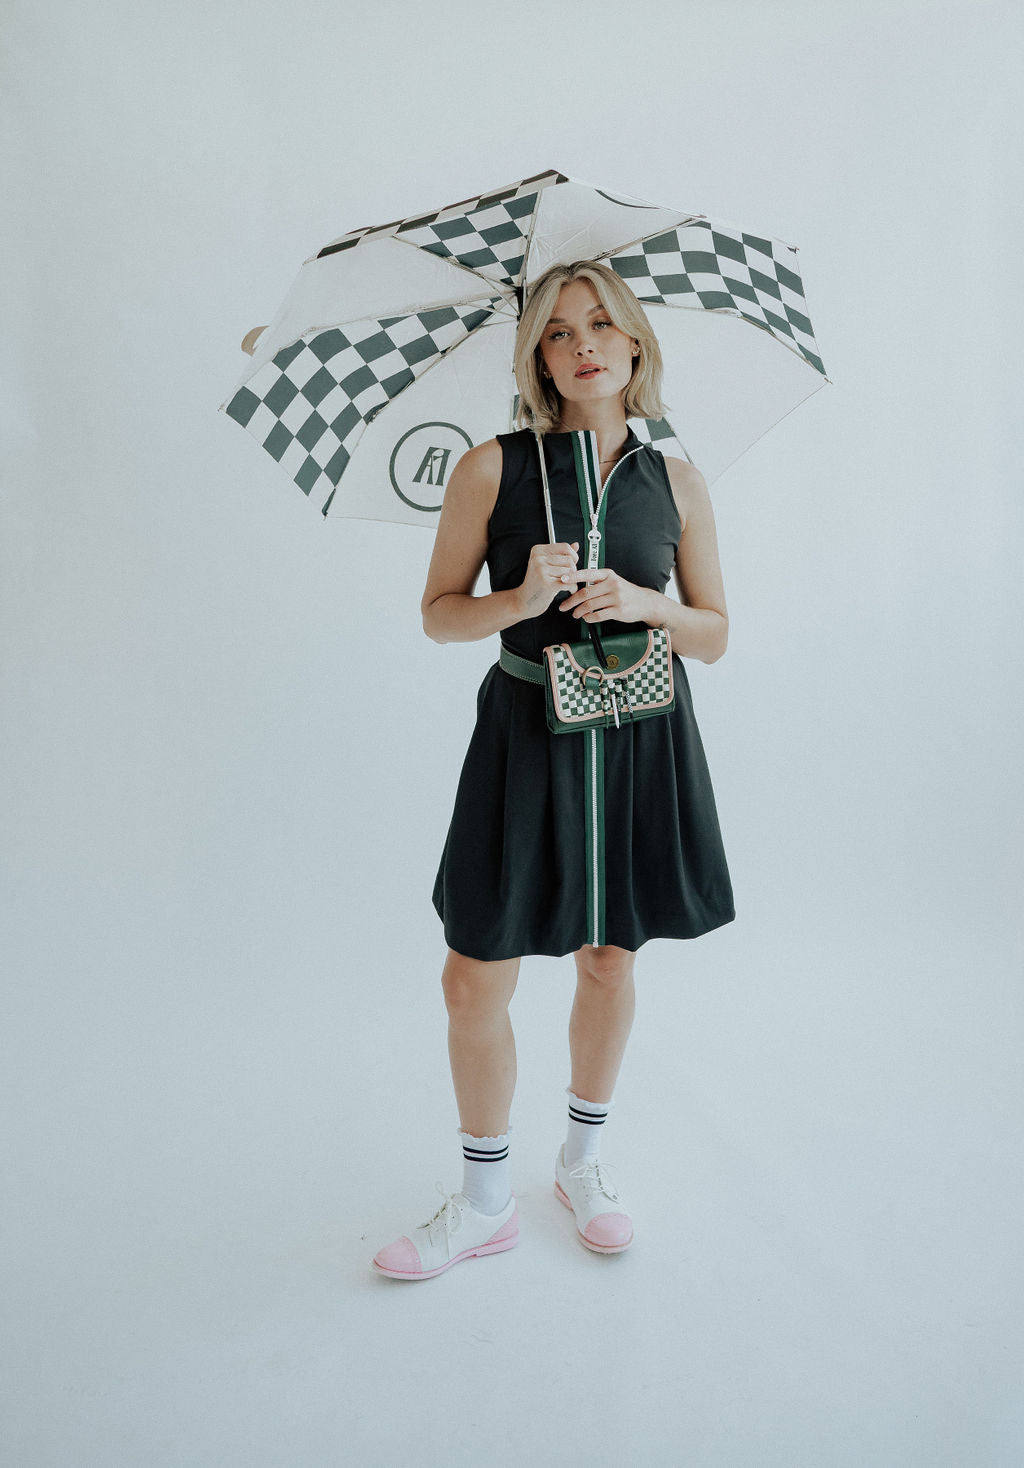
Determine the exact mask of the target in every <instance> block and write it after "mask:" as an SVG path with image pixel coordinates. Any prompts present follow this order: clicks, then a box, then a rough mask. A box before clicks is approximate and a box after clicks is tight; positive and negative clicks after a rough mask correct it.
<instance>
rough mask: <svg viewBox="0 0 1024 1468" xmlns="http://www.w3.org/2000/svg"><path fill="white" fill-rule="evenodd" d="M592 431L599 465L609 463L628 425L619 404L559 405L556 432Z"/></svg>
mask: <svg viewBox="0 0 1024 1468" xmlns="http://www.w3.org/2000/svg"><path fill="white" fill-rule="evenodd" d="M581 429H582V430H583V431H584V432H594V433H596V434H597V452H598V457H599V458H600V460H601V463H602V464H611V463H614V462H615V460H616V459H617V458H618V457H619V455H620V454H621V453H622V450H623V449H624V448H625V446H626V440H627V439H628V438H629V426H628V424H627V423H626V415H625V413H624V412H623V411H622V404H621V403H614V402H612V403H607V404H605V403H588V404H587V405H586V406H584V405H583V404H581V403H565V402H563V404H562V415H561V418H560V419H559V423H558V431H559V432H560V433H578V432H579V431H580V430H581Z"/></svg>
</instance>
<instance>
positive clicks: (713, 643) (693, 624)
mask: <svg viewBox="0 0 1024 1468" xmlns="http://www.w3.org/2000/svg"><path fill="white" fill-rule="evenodd" d="M665 464H666V466H667V468H668V477H669V483H670V484H671V486H672V495H673V498H674V499H675V502H676V508H677V509H678V511H679V519H680V521H681V522H682V527H683V531H682V534H681V536H680V537H679V544H678V546H677V547H676V564H675V580H676V586H677V587H678V588H679V599H680V600H679V602H677V601H676V600H675V598H674V597H670V596H664V595H663V594H662V593H661V592H660V591H653V590H651V591H649V593H648V595H649V596H650V597H651V598H652V602H651V612H650V615H649V616H645V617H644V619H643V620H644V621H645V622H647V623H648V625H649V626H652V627H656V626H661V624H662V623H664V625H665V626H666V627H667V628H668V630H669V635H670V637H671V638H672V647H673V650H674V651H675V652H677V653H679V654H680V656H681V657H689V658H698V659H699V660H700V661H701V662H702V663H714V662H717V660H718V659H719V658H720V657H721V656H722V654H723V653H724V652H725V649H726V647H727V645H728V642H729V614H728V611H727V610H726V606H725V588H724V586H723V584H722V568H721V565H720V563H719V559H718V535H717V533H716V531H715V515H714V511H713V509H712V507H711V496H710V494H709V493H708V487H707V484H706V483H705V482H704V476H703V474H702V473H701V472H700V470H699V469H698V468H696V467H695V465H693V464H686V463H684V462H683V460H682V459H670V458H668V456H667V455H666V458H665ZM680 602H681V603H682V605H680Z"/></svg>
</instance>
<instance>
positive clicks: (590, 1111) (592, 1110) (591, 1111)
mask: <svg viewBox="0 0 1024 1468" xmlns="http://www.w3.org/2000/svg"><path fill="white" fill-rule="evenodd" d="M565 1089H566V1093H567V1095H568V1097H569V1120H570V1121H579V1122H583V1123H584V1124H585V1125H588V1126H600V1125H601V1123H602V1122H604V1121H607V1120H608V1112H609V1111H610V1110H611V1105H612V1103H611V1102H610V1101H584V1100H582V1099H581V1098H580V1097H579V1096H574V1095H573V1093H572V1091H570V1090H569V1088H568V1086H566V1088H565Z"/></svg>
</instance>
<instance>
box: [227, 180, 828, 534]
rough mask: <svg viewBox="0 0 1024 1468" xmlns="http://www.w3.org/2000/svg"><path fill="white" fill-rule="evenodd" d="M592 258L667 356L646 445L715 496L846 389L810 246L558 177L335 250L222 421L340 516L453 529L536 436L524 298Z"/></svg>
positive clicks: (375, 232)
mask: <svg viewBox="0 0 1024 1468" xmlns="http://www.w3.org/2000/svg"><path fill="white" fill-rule="evenodd" d="M582 259H596V260H601V261H603V262H604V263H606V264H607V265H609V266H610V267H611V268H612V269H613V270H614V271H616V273H617V274H619V275H621V276H622V278H623V279H624V280H626V281H627V282H628V284H629V285H630V286H631V288H632V290H633V291H634V293H635V294H636V296H637V297H638V298H639V300H640V301H641V302H642V303H643V306H644V310H645V311H646V313H647V316H648V318H649V320H650V322H651V325H652V327H653V329H654V331H655V333H656V334H657V337H658V340H659V342H660V343H661V348H662V355H663V358H664V362H665V376H664V382H663V388H662V399H663V401H664V402H665V403H666V404H668V405H669V409H668V414H667V416H666V417H665V418H660V419H657V420H653V421H652V420H646V421H644V422H639V421H636V420H634V421H633V429H634V432H635V433H636V434H637V436H638V437H639V438H640V439H641V440H642V441H645V442H650V443H653V444H654V445H655V447H656V448H658V449H660V450H662V451H663V452H666V453H670V454H674V455H677V456H678V457H680V458H685V459H689V460H690V461H691V462H693V463H695V464H696V465H697V466H698V468H699V469H700V470H701V471H702V473H703V474H704V477H705V479H706V480H707V482H708V483H709V484H711V483H713V482H714V480H715V479H717V478H718V477H719V475H721V474H722V472H723V471H724V470H725V469H726V468H728V466H729V465H730V464H732V463H734V462H735V461H736V459H738V458H739V457H740V455H741V454H743V453H744V452H745V451H746V450H747V449H748V448H749V447H750V446H751V445H752V444H753V443H755V442H756V441H757V440H758V439H759V438H760V437H761V436H762V434H764V433H766V432H767V431H768V429H769V428H771V427H772V426H773V425H774V424H775V423H777V422H779V420H780V419H781V418H784V417H785V416H786V414H787V413H789V412H791V411H792V410H793V408H795V407H796V406H797V404H798V403H801V402H802V401H803V400H804V399H805V398H806V397H809V396H810V394H811V393H813V392H815V391H816V390H817V389H818V388H819V387H821V386H822V384H823V383H825V382H828V381H829V378H828V377H827V376H826V374H825V369H824V366H823V365H822V361H821V358H820V356H819V354H818V348H817V344H816V342H815V340H814V334H813V332H812V330H811V322H810V318H809V316H808V314H807V306H806V302H805V300H804V290H803V282H802V280H801V278H800V274H799V270H798V262H797V246H796V245H787V244H784V243H783V242H782V241H780V240H776V239H770V238H768V237H767V236H763V235H752V234H747V233H745V232H744V231H742V230H740V229H738V228H736V227H735V226H733V225H730V224H724V223H722V222H720V221H717V222H716V221H712V220H709V219H708V218H707V217H706V216H705V215H703V214H691V213H687V212H686V211H684V210H681V209H666V208H661V207H660V206H658V205H655V204H650V203H647V202H645V201H643V200H640V199H631V198H625V197H623V196H621V195H614V194H609V193H605V192H603V191H602V190H601V189H597V188H593V187H591V186H590V185H588V184H584V183H580V182H577V181H575V180H573V179H570V178H567V177H566V176H565V175H564V174H562V173H543V174H538V175H537V176H536V177H535V178H529V179H523V180H522V181H521V182H520V183H515V184H512V185H510V186H509V187H508V188H503V189H498V190H496V191H495V192H493V193H489V194H483V195H481V196H480V197H478V198H475V199H467V200H464V201H463V202H462V203H460V204H452V205H450V206H449V207H448V208H445V209H440V210H436V211H434V212H432V213H430V214H420V215H417V216H416V217H414V218H410V219H400V220H396V221H395V222H393V223H391V224H384V225H380V226H377V227H375V228H368V229H358V230H354V231H352V233H350V234H346V235H342V236H341V238H340V239H336V240H333V241H332V242H331V243H330V244H328V245H325V246H324V248H323V249H322V250H320V251H319V253H318V254H316V255H315V256H313V257H312V258H311V259H309V260H307V261H306V263H305V264H304V265H303V267H302V270H301V271H300V273H299V276H298V279H297V280H296V282H295V284H294V286H293V287H292V289H291V291H290V292H289V294H288V296H287V297H286V299H285V300H284V302H283V304H282V305H281V307H280V309H279V310H278V312H277V315H276V316H275V317H274V319H273V321H271V323H270V325H269V326H267V327H265V328H264V329H263V330H262V331H258V332H250V333H249V336H248V337H247V338H246V342H245V345H246V347H247V349H249V347H250V343H251V341H252V339H253V338H254V337H255V338H256V340H255V347H254V349H253V350H252V359H251V361H250V362H249V363H248V365H247V366H246V369H245V371H244V372H243V373H242V375H241V377H240V378H239V380H238V382H237V384H236V385H235V388H234V390H233V391H232V393H231V395H230V396H229V397H228V398H227V399H226V401H225V402H223V403H222V404H221V407H220V411H222V412H225V413H227V415H228V416H229V417H230V418H234V419H235V420H236V422H238V423H240V424H241V425H242V426H243V427H244V428H246V429H247V430H248V431H249V433H251V434H252V435H253V437H254V438H256V439H257V440H258V441H259V442H260V443H261V444H262V445H263V447H264V448H265V449H266V450H267V452H268V453H269V454H271V455H272V457H273V458H274V459H276V460H277V461H278V463H280V464H281V465H282V466H283V467H284V468H285V470H286V471H287V472H288V474H289V475H290V477H291V478H292V479H294V481H295V483H296V484H297V485H298V486H299V488H300V489H301V490H302V491H303V493H304V494H305V495H307V496H308V497H310V498H311V499H313V500H315V501H316V502H317V503H318V504H319V505H320V507H321V513H322V514H323V515H325V516H329V517H356V518H359V519H371V520H397V521H403V522H406V523H409V524H415V525H427V526H435V525H436V524H437V519H438V515H439V512H440V509H441V501H442V499H443V496H444V486H445V484H446V482H447V479H448V476H449V475H450V472H451V470H452V468H453V467H454V464H455V462H456V461H457V460H458V458H459V457H460V455H461V454H463V453H464V452H465V451H466V449H467V448H469V447H472V446H473V445H474V444H477V443H480V442H481V441H483V440H484V439H487V438H492V437H493V436H494V435H495V434H496V433H501V432H507V431H509V430H511V429H512V428H514V427H515V426H516V425H515V422H514V415H515V411H516V408H517V406H518V399H517V396H516V383H515V378H514V376H513V374H512V353H513V348H514V342H515V333H516V324H517V322H518V319H519V313H520V309H521V307H522V302H523V297H524V293H525V292H526V291H528V289H529V287H530V285H531V283H532V282H533V281H534V280H536V278H537V277H538V276H539V275H540V274H541V273H542V272H543V271H544V270H546V269H547V267H548V266H549V265H553V264H555V263H567V262H569V261H573V260H582Z"/></svg>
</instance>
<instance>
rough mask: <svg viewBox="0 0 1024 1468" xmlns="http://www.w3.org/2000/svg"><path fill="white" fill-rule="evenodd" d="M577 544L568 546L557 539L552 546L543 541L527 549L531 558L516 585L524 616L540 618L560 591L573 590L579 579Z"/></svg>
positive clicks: (574, 542)
mask: <svg viewBox="0 0 1024 1468" xmlns="http://www.w3.org/2000/svg"><path fill="white" fill-rule="evenodd" d="M579 550H580V543H579V541H578V540H574V541H573V542H572V544H571V545H569V544H567V542H565V541H564V540H563V541H557V542H556V543H555V544H554V545H552V544H550V543H549V542H547V541H545V543H544V544H543V545H535V546H533V547H531V549H530V560H529V563H528V565H527V567H526V575H525V576H524V577H523V584H522V586H520V588H519V600H520V604H521V606H522V609H523V619H524V620H525V619H526V618H527V617H539V616H540V614H541V612H543V611H546V610H547V608H548V607H549V606H550V605H551V602H552V600H553V598H554V596H555V594H556V593H557V592H559V591H575V590H576V589H577V587H578V586H579V581H578V580H577V578H576V576H575V574H574V573H575V571H576V565H577V562H578V560H579Z"/></svg>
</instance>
